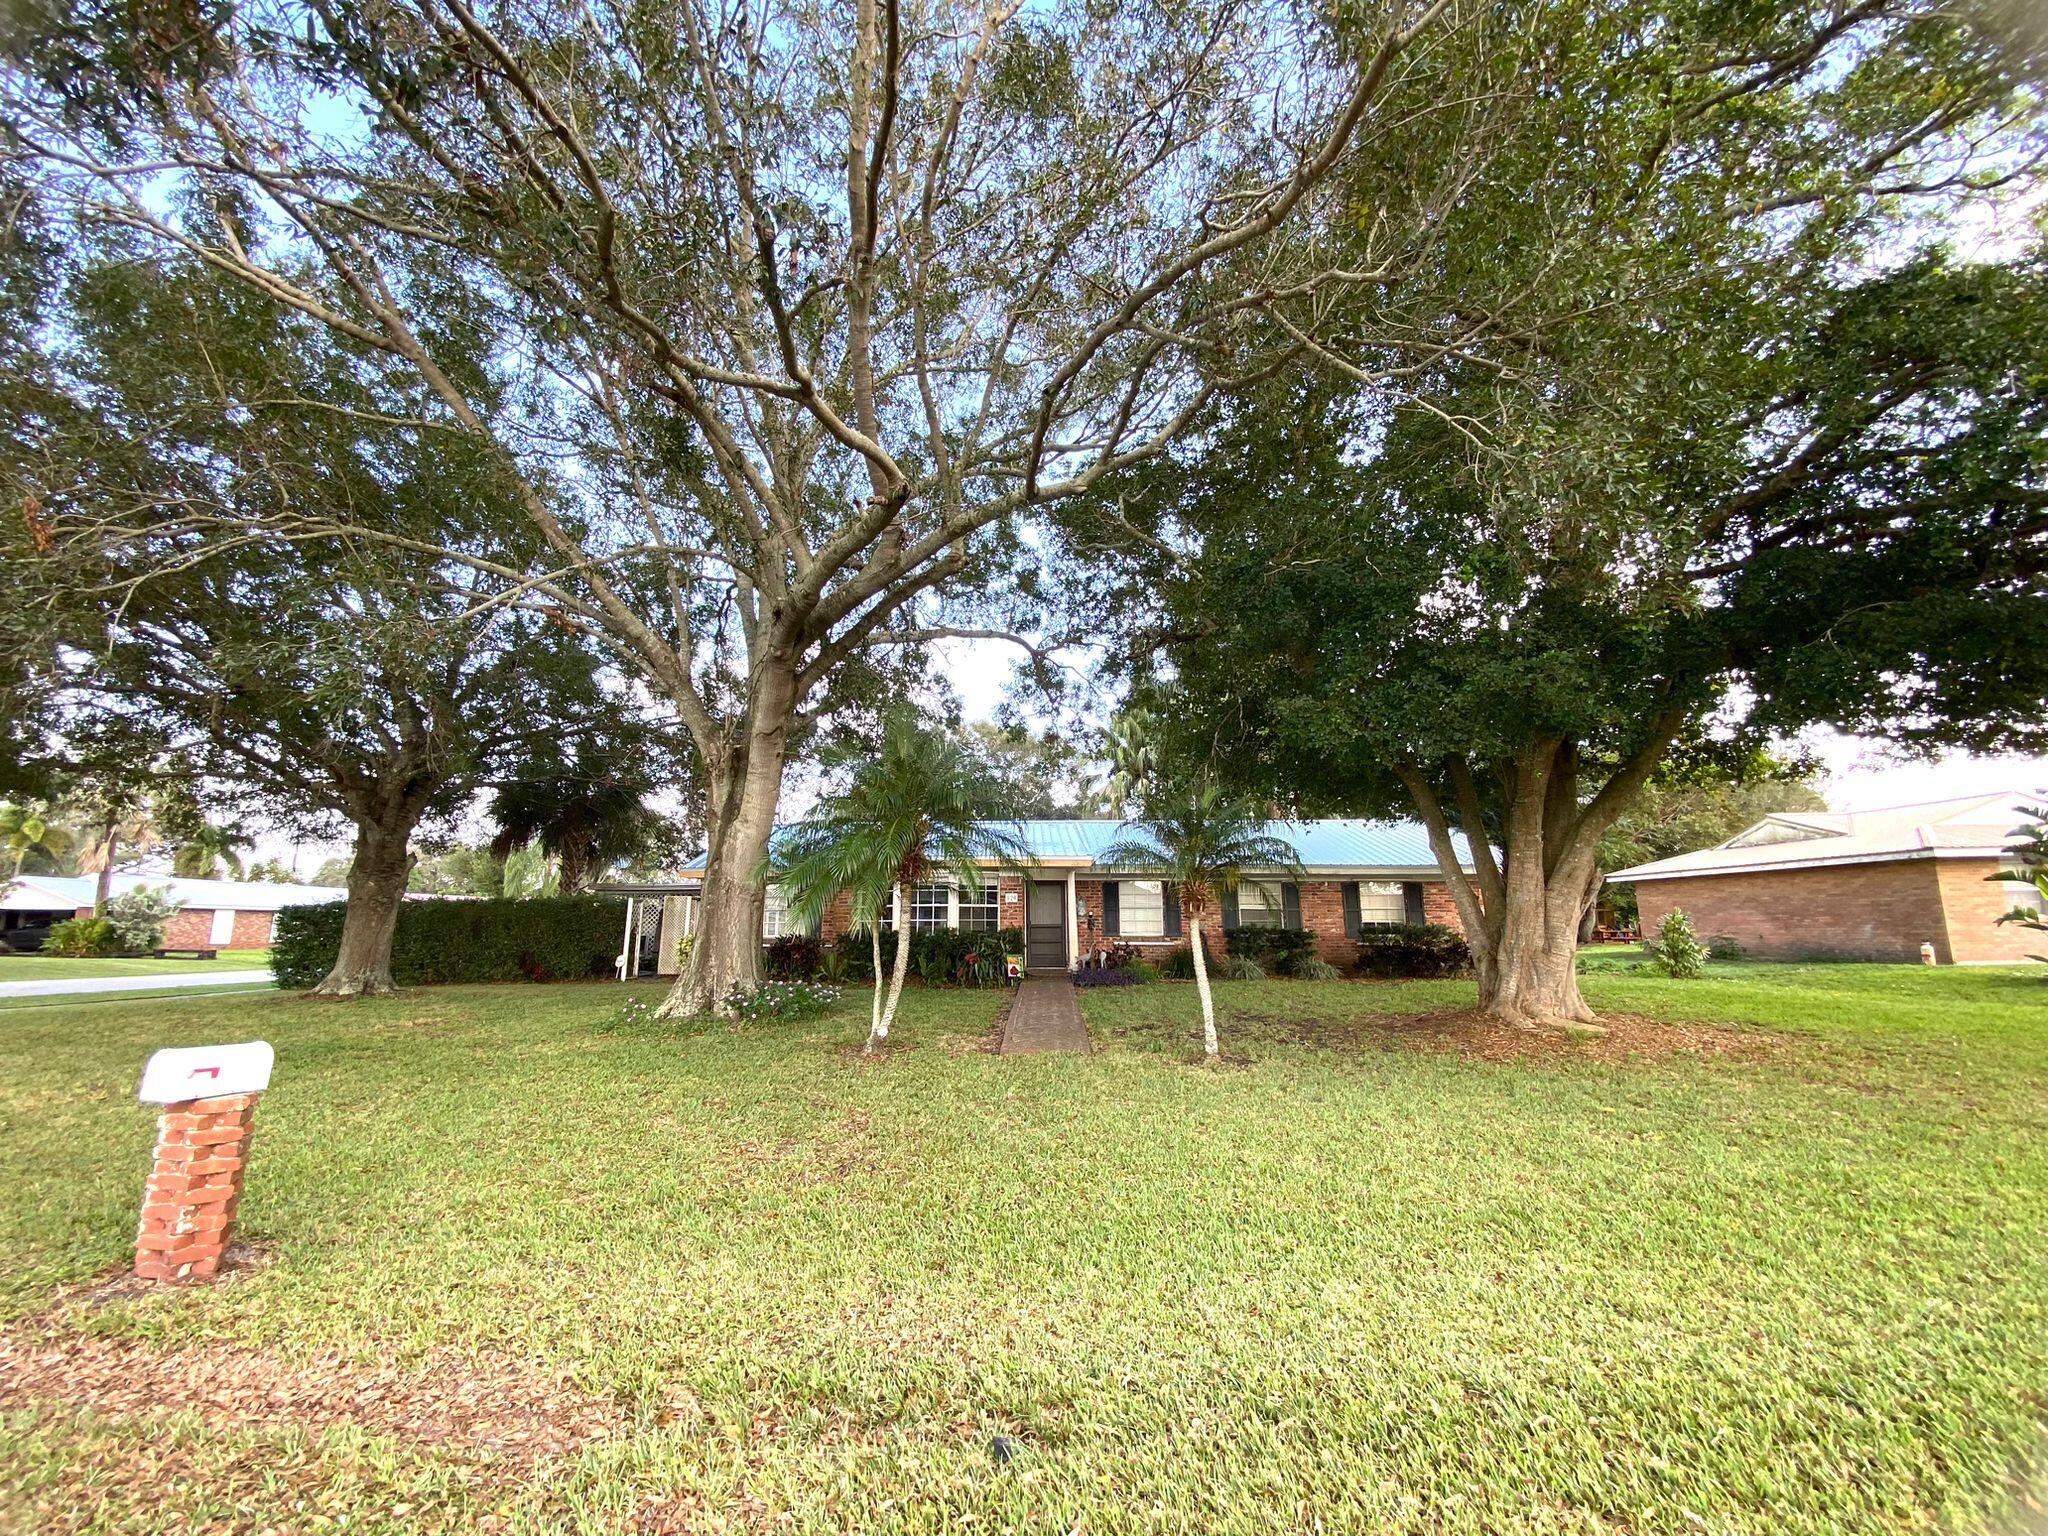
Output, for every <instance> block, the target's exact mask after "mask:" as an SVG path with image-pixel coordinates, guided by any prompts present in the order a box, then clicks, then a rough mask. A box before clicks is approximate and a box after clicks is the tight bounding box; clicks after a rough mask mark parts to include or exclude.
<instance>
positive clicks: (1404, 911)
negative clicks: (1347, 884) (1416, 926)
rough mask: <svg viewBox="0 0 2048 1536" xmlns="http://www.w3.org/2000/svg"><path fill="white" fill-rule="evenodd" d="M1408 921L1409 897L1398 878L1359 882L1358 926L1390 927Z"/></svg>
mask: <svg viewBox="0 0 2048 1536" xmlns="http://www.w3.org/2000/svg"><path fill="white" fill-rule="evenodd" d="M1407 921H1408V897H1407V894H1406V893H1405V892H1404V891H1403V890H1402V889H1401V882H1400V881H1398V880H1361V881H1359V882H1358V926H1359V927H1361V928H1390V927H1393V926H1394V925H1396V924H1398V923H1405V922H1407Z"/></svg>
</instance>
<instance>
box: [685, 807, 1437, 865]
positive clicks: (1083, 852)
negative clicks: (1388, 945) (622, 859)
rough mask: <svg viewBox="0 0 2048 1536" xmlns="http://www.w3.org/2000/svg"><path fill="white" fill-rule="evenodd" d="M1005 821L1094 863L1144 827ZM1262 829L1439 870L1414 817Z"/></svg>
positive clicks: (1301, 843) (1308, 844)
mask: <svg viewBox="0 0 2048 1536" xmlns="http://www.w3.org/2000/svg"><path fill="white" fill-rule="evenodd" d="M1009 825H1010V826H1011V827H1012V828H1013V829H1014V830H1015V832H1016V835H1017V837H1018V838H1019V839H1020V840H1021V841H1022V842H1023V844H1024V847H1025V848H1026V850H1027V851H1028V852H1029V854H1030V856H1031V857H1032V858H1035V859H1059V860H1063V861H1067V860H1074V859H1086V860H1088V861H1089V863H1091V864H1095V863H1097V862H1098V861H1099V859H1100V856H1101V854H1102V852H1103V850H1104V849H1106V848H1108V847H1110V846H1111V845H1112V844H1113V843H1116V842H1118V841H1120V840H1121V839H1124V838H1130V837H1136V836H1139V835H1140V834H1141V831H1142V829H1141V828H1140V827H1139V826H1138V825H1137V824H1136V823H1134V822H1127V821H1116V820H1113V819H1111V818H1109V817H1063V818H1052V819H1045V820H1027V821H1017V822H1012V823H1010V824H1009ZM1260 830H1261V831H1262V832H1264V833H1265V834H1266V835H1267V836H1268V837H1276V838H1278V839H1280V840H1281V841H1282V842H1284V843H1286V844H1288V846H1290V847H1291V848H1293V849H1294V856H1295V858H1296V860H1297V861H1298V862H1299V863H1300V864H1301V866H1302V867H1303V868H1304V869H1307V870H1311V871H1317V870H1320V871H1343V872H1345V873H1350V872H1352V871H1360V872H1365V871H1370V872H1372V873H1375V874H1377V873H1382V872H1384V873H1388V874H1393V873H1404V874H1415V875H1423V876H1434V875H1435V874H1436V872H1437V868H1436V856H1435V855H1434V854H1432V853H1431V852H1430V850H1429V833H1428V832H1427V831H1425V830H1424V828H1423V826H1422V824H1421V823H1420V822H1416V821H1359V820H1355V819H1350V818H1343V819H1331V820H1325V821H1269V822H1267V823H1266V824H1265V825H1264V826H1263V827H1262V828H1261V829H1260ZM786 831H787V828H786V827H777V828H776V829H775V835H776V838H777V840H779V839H780V838H781V837H782V835H783V834H784V832H786ZM1452 838H1453V842H1454V845H1455V846H1456V848H1457V850H1458V858H1459V861H1460V862H1461V863H1463V864H1464V865H1465V866H1466V867H1467V868H1470V867H1471V850H1470V848H1469V847H1468V846H1467V845H1466V842H1465V839H1464V837H1463V836H1461V835H1459V834H1457V833H1453V834H1452ZM772 846H773V845H772V844H771V847H772ZM703 867H704V856H703V855H702V854H699V855H697V857H696V858H694V859H692V860H691V861H690V862H689V863H688V864H686V865H684V866H683V868H684V870H685V871H690V870H700V869H702V868H703Z"/></svg>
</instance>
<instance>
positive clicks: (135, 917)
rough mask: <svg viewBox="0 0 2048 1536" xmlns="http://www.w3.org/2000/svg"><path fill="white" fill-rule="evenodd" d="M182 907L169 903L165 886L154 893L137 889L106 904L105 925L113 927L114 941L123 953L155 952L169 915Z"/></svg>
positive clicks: (146, 887) (143, 886)
mask: <svg viewBox="0 0 2048 1536" xmlns="http://www.w3.org/2000/svg"><path fill="white" fill-rule="evenodd" d="M184 905H185V904H184V903H183V902H182V901H173V900H171V888H170V887H169V886H167V885H166V886H163V887H162V888H160V889H157V890H152V889H150V888H149V887H148V886H146V885H138V886H137V887H135V889H134V890H132V891H129V892H128V893H127V894H126V895H123V896H116V897H114V898H113V899H112V900H111V901H109V902H108V903H107V921H108V922H110V923H112V924H113V925H114V938H115V940H116V941H117V942H118V943H119V945H120V947H121V948H122V949H155V948H156V947H157V946H158V945H159V944H161V943H163V941H164V925H165V924H166V923H168V922H169V921H170V920H171V914H172V913H174V912H177V911H179V910H181V909H182V908H183V907H184Z"/></svg>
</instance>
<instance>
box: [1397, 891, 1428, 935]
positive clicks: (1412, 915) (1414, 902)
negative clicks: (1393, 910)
mask: <svg viewBox="0 0 2048 1536" xmlns="http://www.w3.org/2000/svg"><path fill="white" fill-rule="evenodd" d="M1401 899H1402V900H1403V901H1404V902H1406V903H1407V906H1408V921H1409V922H1411V923H1413V924H1415V926H1416V927H1418V928H1419V927H1421V926H1422V924H1423V923H1424V922H1426V921H1428V919H1426V918H1425V917H1423V915H1422V882H1421V881H1420V880H1405V881H1403V882H1402V884H1401Z"/></svg>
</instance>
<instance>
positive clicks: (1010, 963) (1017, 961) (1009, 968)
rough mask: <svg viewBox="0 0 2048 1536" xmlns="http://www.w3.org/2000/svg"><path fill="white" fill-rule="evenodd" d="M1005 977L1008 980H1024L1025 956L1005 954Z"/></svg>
mask: <svg viewBox="0 0 2048 1536" xmlns="http://www.w3.org/2000/svg"><path fill="white" fill-rule="evenodd" d="M1003 977H1004V979H1005V980H1008V981H1022V980H1023V979H1024V957H1023V956H1022V955H1005V956H1003Z"/></svg>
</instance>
